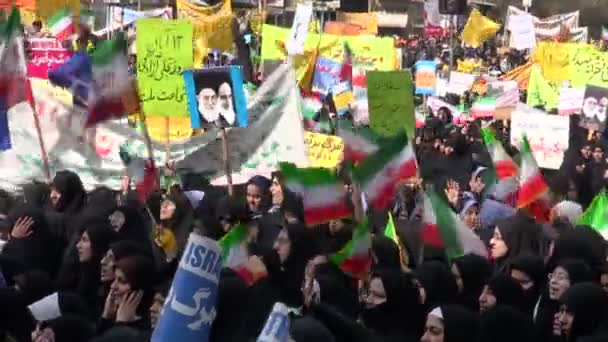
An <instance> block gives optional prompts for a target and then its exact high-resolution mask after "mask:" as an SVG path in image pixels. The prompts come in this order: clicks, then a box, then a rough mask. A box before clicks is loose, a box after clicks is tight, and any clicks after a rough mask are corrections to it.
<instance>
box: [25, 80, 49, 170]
mask: <svg viewBox="0 0 608 342" xmlns="http://www.w3.org/2000/svg"><path fill="white" fill-rule="evenodd" d="M28 86H31V85H28ZM32 98H33V95H32ZM31 105H32V113H33V115H34V125H35V126H36V132H37V133H38V144H39V145H40V156H41V157H42V165H43V168H44V175H45V176H46V180H47V181H48V182H51V168H50V166H49V156H48V154H47V153H46V147H45V146H44V139H43V138H42V128H40V118H38V114H37V113H38V110H37V109H36V101H35V100H33V99H32V103H31Z"/></svg>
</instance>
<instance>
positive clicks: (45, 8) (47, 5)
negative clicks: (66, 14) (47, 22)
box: [36, 0, 80, 19]
mask: <svg viewBox="0 0 608 342" xmlns="http://www.w3.org/2000/svg"><path fill="white" fill-rule="evenodd" d="M66 7H67V8H69V9H71V10H72V12H73V13H74V14H76V15H78V14H80V0H38V1H36V13H37V14H38V16H39V17H40V18H43V19H48V18H50V17H51V16H52V15H53V14H55V13H56V12H57V11H59V10H61V9H63V8H66Z"/></svg>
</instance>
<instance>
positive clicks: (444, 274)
mask: <svg viewBox="0 0 608 342" xmlns="http://www.w3.org/2000/svg"><path fill="white" fill-rule="evenodd" d="M414 276H415V278H416V280H417V281H418V283H419V284H420V297H421V300H422V303H423V304H424V305H425V306H426V307H428V308H429V309H430V308H433V307H435V306H438V305H444V304H450V303H453V302H454V301H455V300H456V297H457V295H458V285H457V284H456V279H454V275H453V274H452V272H451V271H450V269H449V268H448V267H447V266H446V265H445V264H444V263H442V262H440V261H427V262H425V263H423V264H422V265H420V266H419V267H418V268H417V269H416V270H415V271H414Z"/></svg>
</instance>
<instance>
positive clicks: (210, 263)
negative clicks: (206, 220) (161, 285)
mask: <svg viewBox="0 0 608 342" xmlns="http://www.w3.org/2000/svg"><path fill="white" fill-rule="evenodd" d="M221 268H222V251H221V248H220V246H219V244H218V243H217V241H214V240H211V239H209V238H206V237H202V236H200V235H196V234H190V238H189V239H188V245H187V246H186V250H185V252H184V255H183V256H182V259H181V261H180V263H179V267H178V269H177V272H176V273H175V277H174V278H173V285H172V286H171V290H170V291H169V295H168V296H167V299H166V300H165V305H164V306H163V310H162V313H161V316H160V318H159V321H158V324H157V326H156V328H155V329H154V332H153V334H152V339H151V341H152V342H167V341H180V342H195V341H196V342H207V341H208V340H209V331H210V329H211V324H212V323H213V320H214V319H215V316H216V311H215V303H216V300H217V287H218V283H219V277H220V270H221Z"/></svg>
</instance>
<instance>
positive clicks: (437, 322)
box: [420, 305, 479, 342]
mask: <svg viewBox="0 0 608 342" xmlns="http://www.w3.org/2000/svg"><path fill="white" fill-rule="evenodd" d="M478 332H479V316H478V315H477V313H476V312H472V311H470V310H467V309H466V308H464V307H462V306H458V305H441V306H438V307H436V308H434V309H433V310H431V312H429V314H428V315H427V318H426V324H425V326H424V335H422V338H421V339H420V341H421V342H469V341H475V339H476V338H477V334H478Z"/></svg>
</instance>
